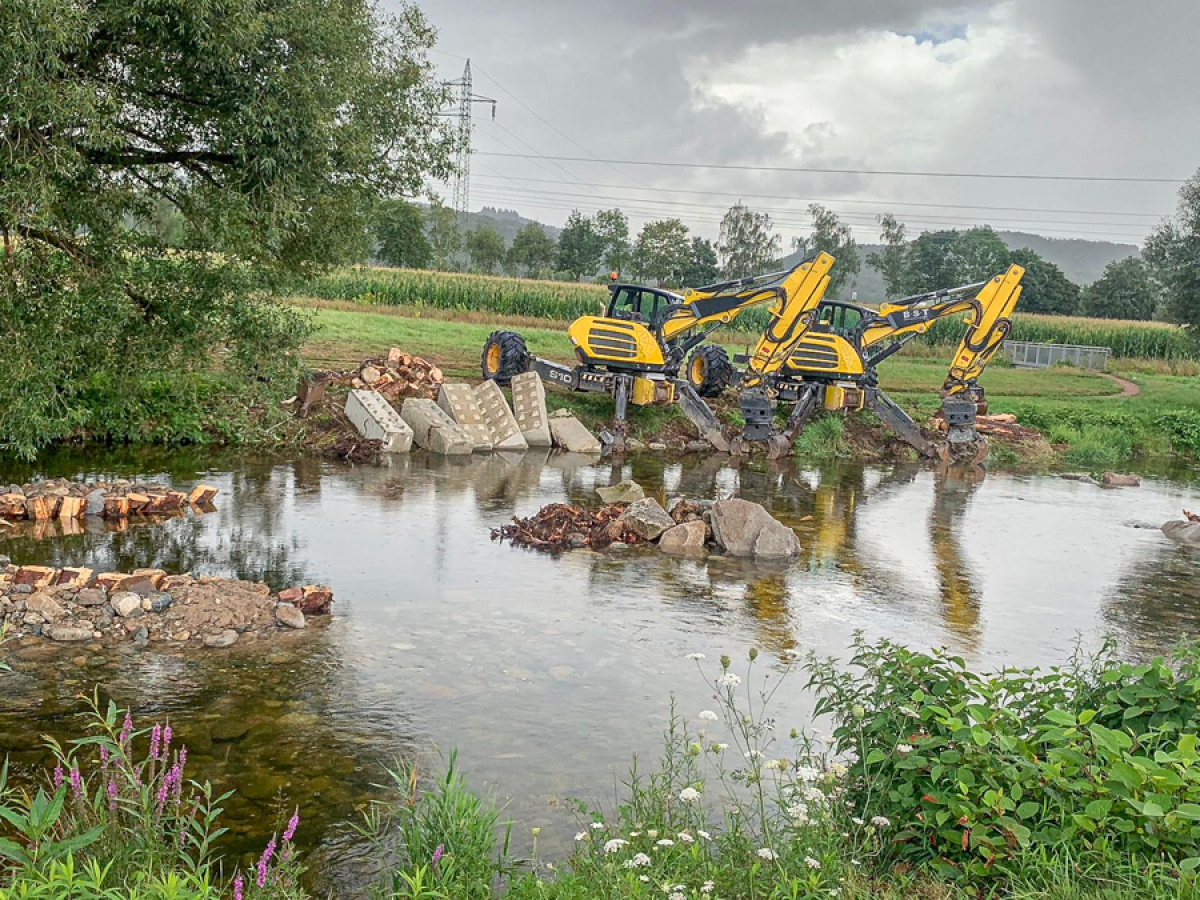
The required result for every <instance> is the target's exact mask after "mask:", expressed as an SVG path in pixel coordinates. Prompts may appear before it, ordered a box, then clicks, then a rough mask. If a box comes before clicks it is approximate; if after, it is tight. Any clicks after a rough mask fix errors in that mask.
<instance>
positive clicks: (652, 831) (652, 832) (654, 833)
mask: <svg viewBox="0 0 1200 900" xmlns="http://www.w3.org/2000/svg"><path fill="white" fill-rule="evenodd" d="M646 837H648V838H650V840H654V839H655V838H656V837H658V830H657V829H655V828H651V829H650V830H649V831H647V832H646Z"/></svg>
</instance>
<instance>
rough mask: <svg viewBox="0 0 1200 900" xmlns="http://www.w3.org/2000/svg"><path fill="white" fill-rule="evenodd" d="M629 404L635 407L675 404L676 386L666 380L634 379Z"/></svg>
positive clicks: (640, 377)
mask: <svg viewBox="0 0 1200 900" xmlns="http://www.w3.org/2000/svg"><path fill="white" fill-rule="evenodd" d="M629 402H630V403H632V404H633V405H634V406H666V405H667V404H668V403H674V402H675V385H674V384H672V383H671V382H670V381H668V380H667V379H665V378H645V377H643V376H640V375H639V376H637V377H636V378H634V379H633V390H632V391H631V392H630V396H629Z"/></svg>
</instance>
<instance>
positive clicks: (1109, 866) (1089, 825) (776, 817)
mask: <svg viewBox="0 0 1200 900" xmlns="http://www.w3.org/2000/svg"><path fill="white" fill-rule="evenodd" d="M852 654H853V655H852V657H851V659H850V660H849V662H848V664H844V665H843V664H839V663H836V662H835V661H833V660H823V659H817V658H815V657H810V658H808V659H807V660H805V661H804V662H803V663H795V662H789V661H787V660H783V661H773V662H772V663H771V664H770V665H769V666H767V667H766V668H765V670H764V668H763V663H764V662H765V660H761V661H760V660H759V655H758V653H757V652H756V651H754V650H751V651H750V654H749V658H748V659H747V660H744V661H742V662H738V663H735V662H733V661H732V660H730V659H729V658H728V657H722V658H721V659H720V660H719V661H717V660H714V661H711V662H710V661H708V660H705V659H703V656H702V655H701V654H693V655H692V658H694V659H695V660H696V664H697V667H698V669H699V677H701V678H703V679H704V680H705V681H706V682H707V683H708V685H709V686H710V688H711V691H712V697H713V703H712V708H711V709H705V710H687V711H683V710H678V709H675V708H672V710H671V714H670V717H669V720H668V724H667V727H666V730H665V733H664V746H663V753H662V755H661V757H660V758H659V759H658V760H657V761H656V762H655V763H654V764H653V765H650V766H646V765H645V764H643V763H640V762H638V763H635V764H634V766H633V768H632V769H631V770H630V773H629V776H628V778H627V779H626V781H625V785H624V789H623V790H622V792H621V796H620V798H619V800H618V802H617V804H616V805H615V806H614V807H612V808H607V809H598V808H591V807H588V806H584V805H580V806H579V807H578V825H577V831H576V834H575V837H574V841H573V842H572V843H573V846H574V850H573V852H572V853H571V854H570V856H569V858H567V859H560V860H544V859H539V858H538V856H537V843H538V838H539V836H540V829H538V828H536V827H534V828H533V829H532V833H531V838H532V847H533V856H532V858H530V857H520V858H519V857H518V856H517V854H516V853H515V852H514V851H513V849H512V847H513V835H514V831H513V826H512V825H511V824H509V823H504V822H503V821H502V815H501V813H500V811H499V810H498V809H497V808H496V806H495V805H494V804H493V803H491V802H490V801H488V800H486V799H484V798H482V797H481V796H480V795H479V794H477V793H475V792H473V791H472V790H471V788H470V787H469V786H468V785H467V784H466V782H465V781H464V779H463V778H462V776H461V775H460V774H459V772H458V771H457V767H456V760H455V758H454V756H453V755H451V757H450V760H449V767H448V769H447V771H446V773H445V774H444V775H442V776H440V777H438V778H435V779H433V780H430V779H428V778H423V777H421V776H420V773H419V771H418V769H417V768H416V767H415V766H414V765H412V764H406V765H402V766H399V767H398V768H397V770H396V771H394V772H392V773H391V777H390V783H391V785H392V791H391V797H390V799H387V800H384V801H379V802H376V803H375V804H374V805H373V806H372V807H371V808H370V809H369V810H368V811H367V812H366V814H365V816H364V818H363V820H362V821H361V822H359V823H358V824H357V826H356V827H357V828H358V829H359V831H360V834H361V835H362V836H363V840H364V844H365V845H366V846H367V847H369V848H370V849H371V851H372V853H371V856H372V858H373V859H374V861H375V868H377V869H378V870H379V871H381V872H382V874H381V875H380V877H379V880H378V883H376V884H374V885H373V886H371V885H368V886H367V887H366V888H364V889H363V891H362V894H363V895H366V896H377V897H391V898H414V900H415V898H424V900H435V898H453V900H475V898H478V900H485V898H490V897H501V896H506V897H510V898H516V900H526V898H528V900H533V898H538V900H584V898H588V900H591V898H596V897H604V898H629V900H634V898H652V897H664V896H665V897H667V898H669V900H706V898H725V900H743V898H744V900H750V898H759V900H784V898H789V900H794V898H809V897H839V898H843V900H845V898H858V897H862V898H866V897H885V898H901V897H914V896H917V897H923V898H930V900H935V898H946V900H950V898H964V900H965V898H968V897H978V896H992V897H1013V898H1028V900H1033V898H1043V900H1052V898H1053V900H1058V898H1062V900H1089V898H1096V900H1100V898H1107V900H1117V898H1160V897H1161V898H1185V897H1188V898H1190V897H1194V896H1197V871H1198V870H1200V754H1198V752H1197V750H1198V747H1197V741H1196V730H1197V727H1198V726H1200V688H1198V687H1197V686H1198V685H1200V647H1197V646H1196V645H1186V646H1183V647H1181V648H1180V649H1179V650H1178V651H1177V652H1176V654H1175V655H1174V656H1173V658H1171V659H1169V660H1168V659H1161V658H1160V659H1154V660H1152V661H1150V662H1148V663H1145V664H1141V665H1133V664H1129V663H1124V662H1121V661H1119V660H1118V659H1116V658H1114V657H1113V656H1112V655H1111V653H1110V652H1109V651H1108V650H1105V651H1103V652H1102V653H1101V654H1099V655H1097V656H1095V657H1091V658H1085V657H1082V656H1079V657H1077V658H1075V659H1073V660H1071V661H1070V662H1069V663H1068V664H1067V665H1065V666H1063V667H1056V668H1052V669H1049V670H1037V669H1024V670H1011V669H1005V670H1002V671H1000V672H996V673H991V674H981V673H977V672H974V671H972V670H971V669H969V668H968V667H967V666H966V665H965V663H964V662H963V660H962V659H960V658H957V657H955V656H953V655H952V654H949V653H946V652H943V651H933V652H927V653H926V652H916V651H912V650H908V649H906V648H904V647H901V646H898V645H895V644H893V643H890V642H887V641H882V642H879V643H874V644H872V643H867V642H865V641H863V640H862V639H858V640H856V642H855V644H854V646H853V648H852ZM799 679H805V680H806V682H807V685H806V686H807V689H808V690H809V691H811V692H812V694H813V696H814V699H815V714H816V715H817V716H818V719H817V720H816V726H817V727H818V728H821V729H826V730H829V731H830V733H829V734H828V735H826V736H825V737H824V738H823V739H820V740H819V739H818V738H817V736H816V732H814V731H812V730H791V731H785V727H784V725H783V723H777V722H775V721H774V719H773V718H772V713H771V701H772V698H773V696H774V695H775V693H776V692H777V691H779V690H780V689H781V688H782V687H783V686H784V685H787V687H788V689H793V687H798V685H795V686H794V685H793V683H792V682H793V681H797V680H799ZM53 749H54V752H55V755H56V758H57V761H58V762H57V765H56V768H55V769H54V771H53V772H50V773H46V775H45V776H44V778H43V780H42V781H41V783H39V784H35V785H24V786H22V787H21V788H20V789H18V788H16V787H15V786H13V785H10V784H8V783H7V782H6V781H4V780H2V779H0V819H2V820H3V826H2V828H0V834H2V837H0V897H2V898H4V900H9V898H14V900H15V898H26V897H29V898H32V897H46V898H50V897H54V898H58V897H62V898H66V897H74V898H83V900H91V898H97V900H98V898H108V897H117V896H120V897H139V898H140V897H145V898H167V897H176V898H216V897H233V898H237V900H242V898H268V897H270V898H301V897H304V896H306V894H305V892H304V890H303V889H302V888H301V881H300V876H301V874H302V871H303V860H302V859H301V858H300V857H299V855H298V853H297V850H296V848H295V846H294V844H293V840H294V838H295V836H296V832H297V828H298V827H302V825H301V821H302V818H303V810H302V809H299V810H297V809H296V808H295V807H286V810H287V811H286V812H285V813H284V814H283V816H282V817H281V820H280V821H279V822H276V823H262V828H263V845H264V849H263V851H262V853H261V855H260V856H259V857H258V859H257V861H256V862H255V863H254V864H253V865H250V866H245V867H242V866H237V865H233V864H231V863H229V862H228V861H223V860H221V859H220V857H219V851H218V849H217V848H218V847H219V843H220V838H221V834H222V828H221V810H220V804H221V802H222V800H223V799H224V798H223V797H219V796H215V795H214V793H213V791H212V789H211V788H210V787H209V786H207V785H203V784H197V783H195V782H192V781H189V780H188V775H187V768H186V767H187V751H186V748H185V747H183V746H180V745H179V743H178V739H177V738H174V737H173V735H172V733H171V730H170V728H169V727H168V726H166V725H154V726H153V727H151V728H143V729H140V730H137V729H135V723H134V722H133V721H132V720H131V719H130V718H129V717H128V716H122V714H120V713H119V712H118V711H117V710H116V709H115V707H111V706H110V707H108V708H107V709H105V710H103V711H101V710H99V709H97V712H96V715H95V717H94V728H93V733H92V734H90V735H88V736H86V737H84V738H81V739H79V740H77V741H75V742H73V743H72V744H70V745H68V746H58V745H54V746H53ZM295 799H296V800H299V801H300V802H303V798H295ZM521 843H526V841H521Z"/></svg>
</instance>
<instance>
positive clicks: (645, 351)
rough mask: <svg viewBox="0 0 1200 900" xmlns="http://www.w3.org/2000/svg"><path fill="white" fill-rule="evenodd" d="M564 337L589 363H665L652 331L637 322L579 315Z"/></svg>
mask: <svg viewBox="0 0 1200 900" xmlns="http://www.w3.org/2000/svg"><path fill="white" fill-rule="evenodd" d="M567 337H569V338H570V339H571V343H572V344H574V345H575V347H576V349H578V350H580V351H582V352H583V354H584V355H585V356H586V357H587V358H588V361H589V362H593V363H601V364H607V365H613V366H617V367H620V366H622V365H624V366H630V367H641V366H661V365H662V364H663V363H664V362H666V360H665V358H664V357H663V349H662V347H661V346H660V345H659V343H658V341H657V340H655V337H654V333H653V332H652V331H651V330H650V329H649V328H647V327H646V326H645V325H643V324H642V323H641V322H630V321H627V320H625V319H609V318H606V317H603V316H581V317H580V318H578V319H576V320H575V321H574V322H572V323H571V325H570V327H568V328H567Z"/></svg>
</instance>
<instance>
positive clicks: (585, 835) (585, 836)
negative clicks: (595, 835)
mask: <svg viewBox="0 0 1200 900" xmlns="http://www.w3.org/2000/svg"><path fill="white" fill-rule="evenodd" d="M588 837H589V835H588V833H587V832H586V831H581V832H579V834H577V835H575V840H577V841H586V840H587V839H588Z"/></svg>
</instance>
